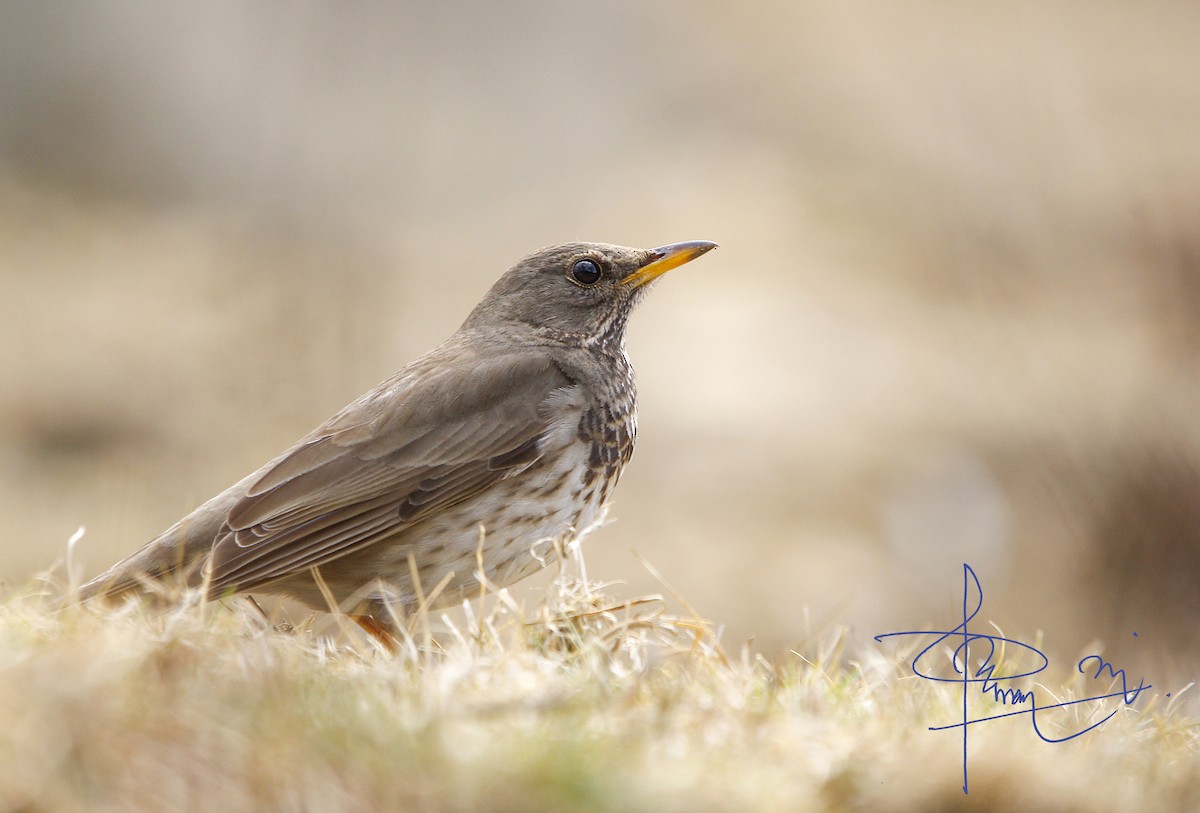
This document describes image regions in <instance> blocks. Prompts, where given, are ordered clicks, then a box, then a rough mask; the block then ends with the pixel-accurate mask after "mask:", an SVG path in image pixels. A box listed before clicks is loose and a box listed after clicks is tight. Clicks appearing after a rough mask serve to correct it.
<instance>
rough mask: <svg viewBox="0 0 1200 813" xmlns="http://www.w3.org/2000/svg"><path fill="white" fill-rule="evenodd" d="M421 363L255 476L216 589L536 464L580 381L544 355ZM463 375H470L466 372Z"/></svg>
mask: <svg viewBox="0 0 1200 813" xmlns="http://www.w3.org/2000/svg"><path fill="white" fill-rule="evenodd" d="M422 361H423V362H424V363H423V364H421V363H414V365H411V366H410V368H409V370H413V369H414V368H415V371H414V372H407V373H406V372H403V371H402V372H401V373H400V374H398V375H397V376H396V377H395V378H393V379H392V380H390V381H388V382H385V383H384V384H382V385H380V387H378V388H376V389H375V390H373V391H372V392H370V393H368V394H367V395H365V396H363V397H362V398H361V399H359V400H358V401H356V402H355V403H353V404H351V405H350V406H349V407H347V408H346V409H345V410H343V411H342V412H341V413H339V414H338V415H337V416H335V417H334V418H332V419H331V420H330V421H329V422H328V423H326V424H325V425H323V426H322V427H320V428H319V429H317V430H316V431H315V432H313V433H312V434H311V435H309V436H308V437H307V438H305V439H304V440H303V441H301V442H300V443H299V444H297V445H296V446H295V447H293V448H292V449H291V450H289V451H288V452H287V453H285V454H284V455H282V456H281V457H280V458H278V459H277V460H275V461H274V462H273V463H272V464H270V465H269V466H268V467H267V468H266V469H265V470H264V471H263V472H262V473H261V475H260V476H259V477H258V478H257V479H255V480H253V481H252V482H251V483H250V484H249V486H248V488H247V490H246V493H245V495H244V496H243V497H242V498H241V499H239V500H238V501H237V502H235V503H234V504H233V506H232V508H231V509H230V511H229V514H228V517H227V519H226V524H225V527H224V528H223V529H222V532H221V533H220V534H219V536H218V538H217V541H216V544H215V545H214V548H213V555H212V560H211V573H210V580H211V581H210V592H211V593H212V594H219V593H221V592H225V591H227V590H229V589H231V588H233V589H238V590H246V589H250V588H253V587H255V586H258V585H261V584H265V583H267V582H270V581H274V580H275V579H279V578H282V577H284V576H288V575H291V574H293V573H297V572H301V571H305V570H307V569H309V568H312V567H318V566H320V565H323V564H326V563H328V562H330V561H332V560H334V559H337V558H339V557H341V556H345V555H346V554H348V553H351V552H353V551H355V550H359V549H361V548H363V547H364V546H366V545H370V544H372V543H373V542H377V541H379V540H381V539H384V538H386V537H388V536H391V535H393V534H395V533H396V532H397V531H398V530H400V529H402V528H404V527H405V526H408V525H411V524H412V523H414V522H417V521H419V520H421V519H423V518H424V517H426V516H428V515H429V513H430V512H432V511H434V510H435V509H438V508H442V507H445V506H449V505H453V504H455V503H458V502H461V501H462V500H465V499H467V498H469V497H471V496H473V495H475V494H478V493H480V492H481V491H483V490H484V489H486V488H487V487H488V486H489V485H491V484H492V483H494V482H496V481H497V480H500V479H503V478H504V477H508V476H511V475H512V474H514V473H516V472H519V471H521V470H523V469H525V468H526V467H528V466H529V465H531V464H532V463H533V462H535V461H536V460H538V459H539V458H540V457H541V455H542V452H543V449H542V446H543V440H544V438H545V436H546V434H547V432H549V431H550V430H551V429H552V428H553V420H554V419H553V417H552V415H550V414H549V410H548V409H547V406H548V403H547V402H548V401H549V400H552V399H553V398H554V397H555V393H556V392H559V391H562V390H563V389H564V388H566V387H568V386H570V384H571V381H570V380H569V379H568V378H567V377H566V376H564V375H563V373H562V372H561V371H560V370H559V369H558V368H557V367H556V366H555V365H554V364H553V362H552V361H550V360H549V359H548V358H545V357H538V356H520V355H502V356H479V355H474V356H473V357H471V358H469V359H468V363H467V364H465V365H464V364H463V363H462V361H463V359H462V358H461V357H460V358H459V359H458V362H459V363H457V364H456V365H454V366H453V368H450V369H447V368H446V367H445V366H444V365H439V364H436V361H437V359H436V357H426V359H424V360H422ZM464 371H465V374H464Z"/></svg>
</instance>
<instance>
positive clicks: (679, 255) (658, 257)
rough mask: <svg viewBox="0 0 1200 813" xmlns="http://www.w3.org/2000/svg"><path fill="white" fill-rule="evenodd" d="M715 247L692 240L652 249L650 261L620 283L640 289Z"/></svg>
mask: <svg viewBox="0 0 1200 813" xmlns="http://www.w3.org/2000/svg"><path fill="white" fill-rule="evenodd" d="M716 247H717V244H716V243H710V242H708V241H707V240H693V241H691V242H688V243H673V244H671V245H669V246H661V247H659V248H656V249H652V250H651V252H650V261H649V262H648V263H646V264H645V265H643V266H642V267H641V268H639V269H638V270H636V271H634V272H633V273H632V274H630V275H629V276H627V277H625V279H623V280H621V283H622V284H623V285H630V286H633V287H634V288H640V287H641V286H643V285H645V284H646V283H647V282H652V281H653V280H656V279H658V278H659V277H661V276H662V275H663V274H665V273H667V272H668V271H670V270H671V269H672V268H676V267H678V266H681V265H683V264H684V263H688V262H691V261H692V260H694V259H696V258H697V257H699V256H700V255H701V254H704V253H705V252H707V251H712V250H713V249H714V248H716Z"/></svg>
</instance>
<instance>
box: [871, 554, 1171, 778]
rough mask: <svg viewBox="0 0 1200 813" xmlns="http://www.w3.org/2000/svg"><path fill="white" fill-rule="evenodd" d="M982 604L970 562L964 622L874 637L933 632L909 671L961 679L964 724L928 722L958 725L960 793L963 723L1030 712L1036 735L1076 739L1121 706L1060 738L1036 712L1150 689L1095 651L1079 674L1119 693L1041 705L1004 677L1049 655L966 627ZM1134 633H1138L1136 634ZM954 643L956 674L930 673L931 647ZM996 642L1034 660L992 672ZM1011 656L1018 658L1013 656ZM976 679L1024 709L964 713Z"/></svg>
mask: <svg viewBox="0 0 1200 813" xmlns="http://www.w3.org/2000/svg"><path fill="white" fill-rule="evenodd" d="M972 595H974V596H975V597H976V599H975V602H974V606H973V607H972V606H970V605H971V598H972ZM982 606H983V586H982V585H981V584H980V583H979V577H978V576H976V575H975V571H974V570H972V569H971V566H970V565H967V564H964V565H963V604H962V623H961V624H959V625H958V626H957V627H955V628H954V629H952V630H947V631H940V630H911V631H907V632H888V633H885V634H883V635H876V636H875V640H876V641H877V642H882V641H883V639H885V638H896V637H900V636H904V635H916V636H935V638H934V640H933V642H932V643H931V644H929V646H927V647H925V648H924V649H922V650H921V651H920V652H918V653H917V655H916V657H914V658H913V659H912V671H913V674H914V675H916V676H917V677H921V678H924V679H925V680H935V681H938V682H941V683H961V684H962V688H963V693H962V722H960V723H950V724H947V725H939V726H930V728H929V730H930V731H946V730H950V729H955V728H961V729H962V749H963V786H962V787H963V793H967V786H968V782H967V727H968V726H971V725H975V724H976V723H986V722H989V721H991V720H999V719H1002V718H1004V717H1015V716H1018V715H1022V714H1028V715H1029V720H1030V722H1031V723H1032V725H1033V731H1034V733H1035V734H1037V735H1038V737H1039V738H1040V739H1042V740H1043V741H1045V742H1066V741H1067V740H1072V739H1074V738H1076V737H1079V736H1082V735H1084V734H1086V733H1088V732H1089V731H1094V730H1095V729H1097V728H1099V727H1100V726H1102V725H1104V723H1106V722H1108V721H1109V720H1110V719H1112V718H1113V716H1114V715H1115V714H1116V713H1117V711H1118V710H1119V708H1120V707H1119V706H1118V707H1117V708H1114V709H1113V710H1112V711H1111V712H1110V713H1109V714H1108V715H1107V716H1106V717H1104V718H1102V719H1100V720H1098V721H1096V722H1094V723H1092V724H1090V725H1088V726H1087V727H1085V728H1083V729H1080V730H1079V731H1076V732H1074V733H1072V734H1068V735H1066V736H1064V737H1057V738H1056V737H1051V736H1048V735H1047V734H1046V733H1045V732H1044V731H1043V730H1042V727H1041V726H1040V725H1039V723H1038V715H1039V714H1041V713H1044V712H1045V711H1047V710H1048V709H1060V708H1064V707H1066V706H1073V705H1076V704H1078V703H1089V702H1093V701H1097V700H1107V699H1109V698H1116V697H1119V698H1121V700H1122V701H1124V703H1125V705H1127V706H1128V705H1133V704H1134V703H1135V702H1137V699H1138V698H1139V697H1140V696H1141V694H1142V692H1144V691H1146V690H1147V689H1150V688H1152V687H1151V686H1150V685H1148V684H1146V683H1145V681H1144V679H1142V678H1139V679H1138V684H1137V686H1134V687H1133V688H1130V687H1129V680H1128V678H1127V677H1126V675H1125V670H1124V669H1115V668H1114V667H1113V665H1112V664H1111V663H1109V662H1108V661H1106V660H1104V658H1102V657H1100V656H1099V655H1088V656H1086V657H1084V658H1082V659H1080V661H1079V663H1078V664H1076V668H1077V669H1078V670H1079V672H1080V674H1084V675H1087V674H1089V673H1090V674H1091V679H1092V680H1099V679H1101V678H1102V677H1105V676H1107V677H1108V678H1109V679H1110V680H1111V681H1112V682H1113V685H1116V684H1117V683H1119V684H1120V687H1121V688H1120V691H1115V692H1112V693H1109V694H1100V695H1096V696H1094V697H1084V698H1081V699H1079V700H1068V701H1067V702H1065V703H1054V704H1052V705H1041V704H1039V703H1038V698H1037V695H1035V694H1034V692H1033V690H1032V689H1029V690H1023V689H1019V688H1015V687H1013V688H1002V687H1001V686H1000V684H1001V682H1002V681H1016V680H1021V679H1022V678H1028V677H1032V676H1033V675H1036V674H1037V673H1038V672H1041V671H1042V670H1043V669H1045V668H1047V667H1048V666H1049V665H1050V661H1049V659H1048V658H1047V657H1046V656H1045V654H1043V653H1042V652H1041V651H1040V650H1039V649H1038V648H1037V647H1034V646H1031V645H1029V644H1026V643H1022V642H1021V641H1016V640H1013V639H1012V638H1005V637H1003V636H1000V635H985V634H983V633H978V632H971V631H969V630H968V628H967V625H968V624H969V623H970V622H971V621H972V620H973V619H974V618H975V616H976V615H978V614H979V609H980V608H981V607H982ZM1135 634H1136V633H1135ZM945 642H949V643H955V644H957V645H956V646H955V649H954V651H953V653H952V660H953V664H954V672H955V675H956V676H941V675H937V674H934V673H933V672H932V671H931V667H929V666H927V665H926V664H925V663H923V661H922V659H924V658H925V657H926V656H927V655H929V653H930V652H932V651H933V650H934V649H937V648H939V647H940V646H941V645H942V644H943V643H945ZM972 644H974V645H976V646H977V653H976V657H978V651H979V649H982V650H983V651H984V652H985V653H986V655H985V657H984V658H983V663H982V664H981V665H980V666H979V667H978V668H977V669H975V671H974V673H971V672H970V670H969V668H968V666H967V664H968V663H969V662H970V655H971V646H972ZM997 644H1003V645H1006V646H1008V647H1015V648H1016V649H1018V650H1022V651H1024V652H1025V653H1027V654H1028V656H1030V657H1031V658H1033V659H1034V661H1035V664H1034V665H1033V666H1032V667H1031V668H1028V669H1026V670H1025V671H1021V672H1018V673H1016V674H1011V675H1009V674H999V675H998V674H996V669H997V666H998V665H997V664H996V663H994V662H993V658H994V657H995V655H996V647H997ZM1014 660H1019V658H1016V659H1014ZM972 683H978V684H980V686H979V691H980V693H981V694H983V695H984V696H986V697H990V698H991V699H992V700H994V701H995V702H997V703H1000V704H1002V705H1004V706H1025V708H1022V709H1019V710H1016V711H1008V712H1004V713H1002V714H992V715H989V716H987V717H975V718H972V717H970V715H969V713H968V711H967V694H968V690H969V689H970V684H972Z"/></svg>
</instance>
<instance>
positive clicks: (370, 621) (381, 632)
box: [350, 615, 400, 654]
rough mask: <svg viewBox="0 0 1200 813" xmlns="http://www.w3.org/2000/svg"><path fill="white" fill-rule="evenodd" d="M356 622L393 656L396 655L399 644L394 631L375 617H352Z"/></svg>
mask: <svg viewBox="0 0 1200 813" xmlns="http://www.w3.org/2000/svg"><path fill="white" fill-rule="evenodd" d="M350 617H351V618H353V619H354V622H355V623H356V624H358V625H359V626H360V627H362V628H363V629H364V630H366V631H367V634H368V635H370V636H371V637H372V638H374V639H375V640H376V641H378V642H379V643H381V644H383V648H384V649H386V650H387V651H388V652H391V653H392V654H395V653H396V650H397V649H398V648H399V646H400V645H399V643H398V642H397V641H396V636H394V635H392V631H391V630H390V629H388V627H387V626H385V625H383V624H380V623H379V622H378V621H377V620H376V619H375V616H373V615H352V616H350Z"/></svg>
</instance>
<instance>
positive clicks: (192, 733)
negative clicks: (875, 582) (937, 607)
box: [0, 562, 1200, 813]
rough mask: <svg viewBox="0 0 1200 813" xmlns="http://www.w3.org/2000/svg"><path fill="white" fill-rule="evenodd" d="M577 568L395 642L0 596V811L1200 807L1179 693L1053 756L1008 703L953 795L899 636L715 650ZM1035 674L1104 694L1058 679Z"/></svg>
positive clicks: (695, 623)
mask: <svg viewBox="0 0 1200 813" xmlns="http://www.w3.org/2000/svg"><path fill="white" fill-rule="evenodd" d="M579 572H581V570H580V563H578V562H572V563H571V564H569V565H568V566H566V567H565V568H564V571H563V572H562V573H561V574H560V577H559V578H558V579H557V580H556V582H555V583H554V586H553V588H552V589H551V591H550V593H549V594H548V595H547V597H546V599H545V601H544V602H543V603H542V605H541V606H539V607H537V608H534V609H533V610H532V611H530V610H526V609H524V608H521V607H518V606H516V605H515V604H514V603H513V602H512V600H511V599H510V598H508V597H507V595H506V594H505V593H503V592H501V593H498V594H495V595H491V596H488V597H487V598H486V599H484V600H483V601H482V602H475V603H472V604H471V605H469V606H467V607H465V608H463V609H459V610H456V611H454V612H452V613H446V614H438V615H436V616H428V615H425V616H423V617H421V618H418V619H414V621H413V623H412V625H411V626H410V634H408V635H407V636H406V637H405V638H404V640H403V641H402V642H401V646H400V649H399V651H398V652H397V653H396V654H394V655H393V654H389V653H387V652H385V651H383V649H382V648H381V647H379V646H378V645H377V644H376V643H375V642H373V641H372V640H370V639H369V638H367V637H365V636H364V635H362V634H360V633H359V632H358V631H357V630H356V629H354V630H350V629H346V628H343V627H339V626H337V625H331V626H329V628H328V629H326V630H325V631H321V630H317V629H313V628H312V627H311V625H310V624H309V623H308V621H306V622H305V623H301V624H298V625H295V626H291V625H286V624H278V623H275V624H273V623H268V622H267V621H266V620H265V619H264V617H263V615H262V614H260V613H259V612H258V611H257V610H255V608H254V607H253V606H252V605H250V603H248V602H242V601H234V602H231V603H211V604H201V603H198V602H196V601H195V600H194V598H193V597H189V596H184V597H182V601H181V603H180V604H179V605H178V606H175V607H173V608H171V609H169V610H165V611H154V610H151V609H147V608H145V607H143V606H141V605H139V604H137V603H128V604H125V605H123V606H120V607H116V608H96V607H90V606H89V607H79V606H77V605H75V604H72V603H71V602H70V601H69V600H64V597H69V594H70V590H69V588H67V587H65V586H63V585H61V584H56V582H55V581H54V579H52V578H46V579H42V580H39V581H37V582H35V583H33V584H30V585H28V586H26V587H25V588H23V589H20V590H15V591H11V592H9V593H8V594H7V595H6V596H4V598H3V601H2V603H0V721H3V725H4V737H3V738H2V739H0V811H18V810H19V811H59V810H99V811H102V810H113V811H117V810H121V811H126V810H172V811H177V810H206V811H207V810H228V811H236V810H281V811H292V810H295V811H301V810H416V811H442V810H464V811H466V810H470V811H482V812H483V813H492V812H496V813H499V812H500V811H534V810H554V811H584V810H615V811H726V810H728V811H735V810H736V811H746V810H753V811H775V810H779V811H808V810H813V811H841V810H872V811H890V810H933V809H945V810H993V809H994V810H1007V809H1021V810H1080V811H1084V810H1086V811H1108V810H1114V811H1115V810H1130V809H1137V810H1141V811H1159V810H1162V811H1167V810H1195V809H1200V726H1198V725H1197V724H1196V723H1195V722H1193V721H1190V720H1189V719H1188V718H1187V717H1186V716H1185V715H1184V714H1183V713H1182V712H1181V711H1180V709H1179V708H1178V697H1177V696H1176V697H1175V698H1173V699H1172V700H1170V701H1168V700H1166V699H1165V698H1163V697H1161V696H1155V697H1151V698H1147V699H1145V700H1143V701H1141V702H1139V703H1138V704H1137V706H1136V707H1132V708H1128V709H1124V708H1123V709H1122V710H1121V711H1120V712H1119V713H1118V714H1117V715H1116V716H1115V717H1114V718H1113V719H1112V720H1110V721H1109V722H1108V723H1106V724H1105V725H1104V726H1103V727H1102V728H1101V729H1099V730H1097V731H1095V732H1092V733H1091V734H1089V735H1086V736H1084V737H1080V738H1079V739H1077V740H1073V741H1071V742H1069V743H1065V744H1062V745H1049V744H1046V743H1043V742H1040V741H1039V740H1037V738H1036V737H1035V736H1034V734H1033V732H1032V730H1031V729H1030V727H1029V725H1028V723H1027V722H1024V720H1026V719H1027V718H1018V719H1017V720H1008V721H1001V722H998V723H993V724H988V725H981V726H976V727H973V729H972V731H971V742H970V763H969V764H970V771H971V793H970V795H969V796H964V795H963V793H962V791H961V789H960V785H961V769H962V768H961V764H962V763H961V741H960V740H959V739H958V736H957V735H956V734H954V733H951V732H930V731H928V730H927V729H928V726H930V725H937V724H940V723H944V722H948V721H952V720H954V719H955V718H956V716H959V715H961V706H960V705H959V704H960V703H961V694H960V693H959V690H958V688H957V687H955V686H951V685H946V684H936V683H931V682H927V681H919V680H915V679H913V678H912V677H911V673H910V671H909V669H908V665H907V661H908V660H909V659H911V656H912V650H911V649H909V650H899V649H897V648H895V647H880V648H878V649H872V650H869V651H866V652H863V653H847V652H845V651H843V650H844V646H843V644H842V640H843V639H842V637H841V636H838V635H835V636H833V637H832V638H830V639H827V640H825V641H813V642H811V643H810V645H809V646H808V647H807V648H805V649H804V650H803V651H797V652H794V653H789V654H787V655H786V656H785V657H782V658H780V659H778V660H775V661H769V660H767V659H765V658H762V657H759V656H756V655H754V654H752V653H750V652H749V651H748V650H743V651H740V652H738V653H736V654H729V653H726V652H725V651H724V649H723V648H722V646H721V645H720V643H719V642H718V641H717V639H716V638H715V637H714V635H713V633H712V630H711V627H710V626H709V625H707V624H705V623H704V622H702V621H700V620H698V619H696V618H694V617H692V616H691V615H689V614H683V615H675V614H672V613H671V612H670V611H669V610H668V607H667V604H666V603H665V602H664V601H663V600H662V599H661V598H659V597H644V598H640V599H637V600H633V601H621V600H617V599H614V598H612V597H610V596H608V595H606V593H605V591H604V590H603V589H602V588H600V587H598V586H596V585H590V584H587V583H586V582H584V581H583V580H581V579H580V578H579V577H578V573H579ZM1044 676H1045V675H1044V674H1043V675H1041V676H1039V677H1044ZM1042 688H1044V689H1045V693H1046V695H1050V694H1053V695H1054V696H1056V697H1058V698H1059V699H1065V698H1067V697H1084V696H1089V693H1090V694H1097V693H1098V692H1096V691H1095V690H1094V689H1095V687H1089V686H1087V685H1086V683H1085V679H1084V678H1083V677H1082V676H1079V675H1074V676H1069V675H1066V674H1063V675H1059V676H1058V677H1057V678H1054V679H1053V682H1051V679H1047V680H1045V681H1043V682H1042V684H1040V688H1039V693H1040V692H1041V690H1042ZM1047 702H1050V701H1047ZM1095 713H1096V710H1095V709H1094V708H1093V709H1089V708H1088V704H1081V705H1080V706H1076V707H1073V709H1072V712H1071V713H1070V714H1069V715H1068V714H1064V715H1060V716H1059V717H1058V718H1056V719H1055V720H1054V721H1052V722H1051V723H1049V725H1050V727H1051V728H1052V729H1053V730H1057V731H1067V730H1069V729H1071V728H1072V727H1075V728H1078V727H1082V725H1086V721H1087V719H1089V718H1088V715H1089V714H1091V715H1093V716H1094V715H1095ZM975 729H978V730H975Z"/></svg>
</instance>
